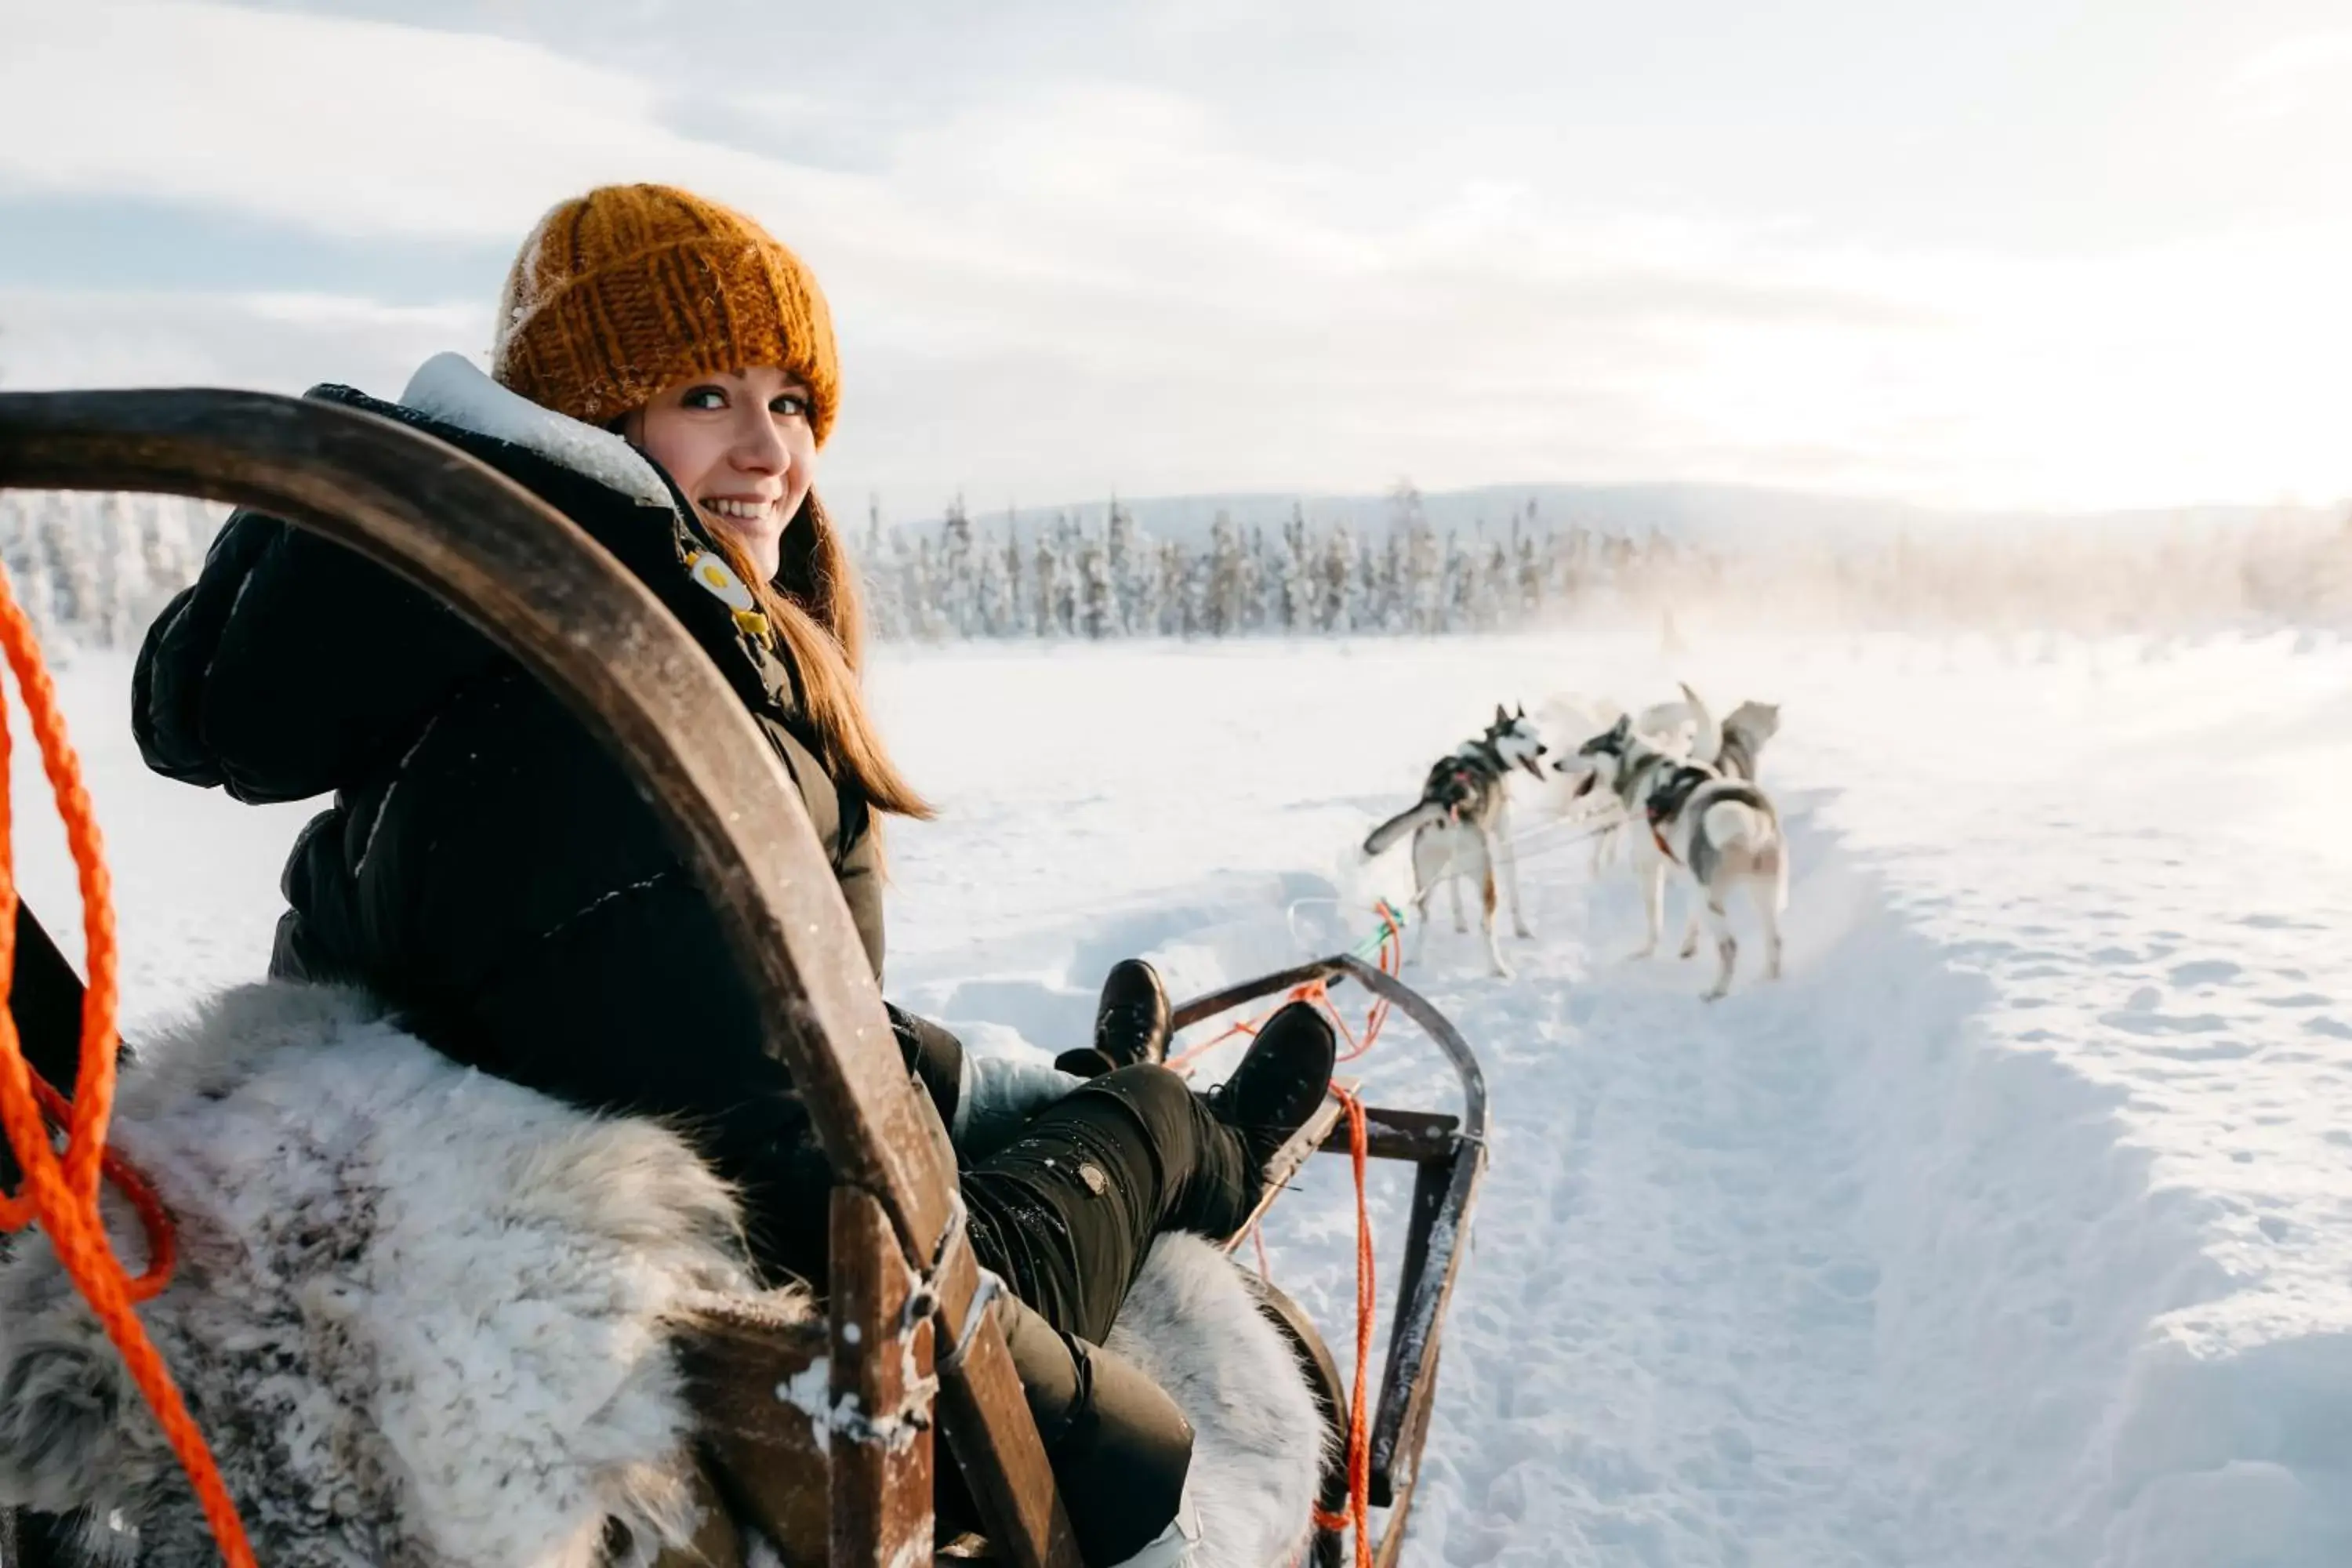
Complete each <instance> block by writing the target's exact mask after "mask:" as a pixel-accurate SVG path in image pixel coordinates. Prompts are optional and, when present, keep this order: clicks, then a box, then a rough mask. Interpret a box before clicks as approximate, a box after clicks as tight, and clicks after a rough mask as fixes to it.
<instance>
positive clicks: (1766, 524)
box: [898, 484, 2346, 545]
mask: <svg viewBox="0 0 2352 1568" xmlns="http://www.w3.org/2000/svg"><path fill="white" fill-rule="evenodd" d="M1120 504H1121V505H1123V506H1124V507H1126V508H1127V510H1129V511H1130V512H1131V513H1133V514H1134V516H1135V519H1136V521H1137V522H1138V523H1139V524H1140V525H1141V526H1142V528H1143V530H1144V531H1146V532H1147V533H1150V534H1152V535H1154V536H1156V537H1158V538H1162V539H1179V540H1184V541H1186V542H1197V541H1199V540H1201V539H1204V538H1206V537H1207V535H1208V531H1209V529H1210V526H1211V524H1212V523H1213V521H1214V520H1215V518H1216V516H1217V514H1218V513H1219V512H1220V511H1223V512H1225V513H1227V514H1228V515H1230V516H1231V517H1232V518H1233V520H1234V522H1236V523H1238V524H1240V525H1241V526H1242V527H1244V528H1249V527H1252V526H1256V527H1260V528H1266V529H1274V528H1278V527H1279V526H1280V525H1281V524H1282V523H1283V522H1284V521H1286V519H1288V518H1289V516H1290V514H1291V509H1292V508H1293V507H1299V508H1302V509H1303V510H1305V511H1306V513H1307V518H1308V520H1309V521H1312V522H1314V523H1316V524H1317V525H1318V527H1328V526H1329V525H1331V524H1333V523H1339V522H1344V523H1346V524H1347V526H1348V527H1349V529H1350V530H1354V531H1361V530H1365V529H1370V530H1372V531H1375V532H1384V531H1386V530H1387V528H1388V525H1389V521H1390V520H1391V518H1392V517H1393V516H1394V515H1395V511H1396V507H1395V503H1394V502H1393V501H1392V500H1391V499H1390V498H1389V497H1388V496H1385V495H1300V494H1285V493H1277V492H1235V493H1233V494H1226V495H1189V496H1154V497H1150V498H1147V499H1129V498H1127V497H1121V498H1120ZM1530 504H1532V505H1533V507H1534V508H1535V516H1536V519H1537V521H1538V524H1539V525H1540V524H1549V525H1550V526H1552V527H1556V528H1559V527H1567V526H1569V525H1570V524H1572V523H1581V524H1582V525H1584V526H1585V527H1587V528H1591V529H1593V530H1595V531H1601V532H1614V533H1626V534H1637V535H1638V534H1645V533H1647V532H1649V531H1651V530H1652V529H1656V530H1658V531H1660V532H1663V533H1665V534H1667V535H1669V536H1670V537H1673V538H1675V539H1680V540H1685V541H1687V542H1692V543H1700V544H1713V545H1739V544H1756V543H1760V542H1768V541H1769V542H1774V543H1794V544H1802V543H1819V544H1837V543H1842V542H1854V541H1858V540H1868V539H1872V538H1882V539H1883V538H1885V537H1886V536H1888V535H1891V534H1893V533H1895V532H1897V531H1930V530H1933V531H1947V530H1951V529H1955V528H1986V529H1998V530H2003V531H2007V530H2021V531H2030V530H2032V529H2035V528H2051V527H2064V528H2067V529H2069V530H2086V529H2087V530H2090V531H2108V530H2116V531H2158V532H2161V531H2170V530H2181V529H2185V530H2189V531H2202V530H2205V529H2211V528H2232V527H2242V526H2246V525H2249V524H2252V523H2258V522H2262V521H2290V522H2296V523H2310V522H2313V521H2323V520H2326V519H2328V518H2334V517H2340V516H2342V515H2344V513H2345V510H2346V508H2345V507H2344V506H2341V505H2339V506H2334V507H2253V506H2186V507H2170V508H2148V509H2141V510H2114V511H2084V512H2056V511H1994V510H1940V509H1937V508H1933V507H1924V506H1916V505H1909V504H1906V503H1904V502H1901V501H1885V500H1859V499H1856V498H1853V497H1850V496H1825V495H1812V494H1808V493H1805V492H1803V491H1798V490H1776V489H1759V488H1755V487H1749V486H1743V485H1712V484H1627V485H1581V484H1524V485H1484V486H1480V487H1478V488H1476V489H1458V490H1433V491H1430V492H1427V493H1425V494H1423V496H1422V498H1421V506H1422V510H1423V515H1425V516H1426V517H1427V518H1428V519H1429V521H1430V522H1431V523H1432V524H1433V526H1434V527H1436V528H1437V529H1438V530H1439V531H1441V532H1443V531H1448V530H1452V531H1459V532H1463V533H1468V532H1470V531H1474V530H1475V529H1476V528H1478V527H1480V526H1482V525H1483V526H1484V527H1485V528H1486V529H1487V530H1488V531H1495V532H1500V533H1507V532H1508V531H1510V525H1511V519H1512V518H1513V517H1514V516H1515V515H1517V516H1525V515H1526V514H1527V511H1528V507H1529V506H1530ZM1108 510H1109V506H1108V500H1107V499H1105V500H1088V501H1074V502H1068V503H1066V504H1062V505H1056V506H1040V507H1022V508H1020V509H1019V510H1017V511H1016V512H1014V513H1013V520H1014V523H1015V526H1016V527H1017V529H1018V530H1019V531H1020V533H1021V534H1022V536H1023V537H1024V538H1026V537H1029V535H1030V534H1031V532H1032V531H1033V530H1034V528H1035V527H1036V526H1037V525H1038V524H1039V523H1041V522H1049V521H1052V520H1053V519H1054V518H1055V517H1056V516H1067V517H1069V518H1071V519H1073V520H1074V521H1077V522H1079V523H1080V524H1082V525H1087V524H1099V523H1101V522H1102V521H1104V519H1105V517H1106V515H1107V514H1108ZM971 520H972V522H973V524H974V525H975V526H976V527H977V528H978V529H979V530H980V531H982V533H983V534H986V535H990V536H993V537H999V538H1001V537H1003V532H1004V528H1005V524H1006V521H1007V519H1006V512H1005V510H1004V509H1003V508H998V509H995V510H989V509H987V508H984V507H979V508H974V509H973V510H972V511H971ZM940 521H941V520H940V516H939V515H938V514H936V513H935V514H933V515H931V516H929V517H925V518H921V519H918V520H914V521H908V522H903V523H900V524H899V525H898V527H899V529H900V530H901V531H911V532H914V533H919V534H922V533H931V532H935V531H937V530H938V528H939V526H940Z"/></svg>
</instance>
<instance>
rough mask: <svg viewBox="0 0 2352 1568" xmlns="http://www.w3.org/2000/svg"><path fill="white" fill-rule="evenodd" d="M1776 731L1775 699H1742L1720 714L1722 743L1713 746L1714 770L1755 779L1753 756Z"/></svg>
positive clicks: (1737, 776) (1777, 716)
mask: <svg viewBox="0 0 2352 1568" xmlns="http://www.w3.org/2000/svg"><path fill="white" fill-rule="evenodd" d="M1779 733H1780V704H1779V703H1778V702H1742V703H1741V704H1740V705H1739V706H1738V707H1737V708H1734V709H1733V710H1731V711H1730V712H1729V713H1728V714H1727V715H1725V716H1724V721H1723V744H1722V745H1720V746H1719V747H1717V749H1716V753H1715V757H1714V759H1713V760H1714V763H1715V765H1716V769H1717V771H1718V772H1719V773H1723V774H1724V775H1725V776H1726V777H1727V778H1738V779H1746V780H1747V781H1748V783H1749V784H1754V783H1755V782H1756V759H1757V757H1758V756H1759V755H1760V754H1761V753H1762V752H1763V750H1764V747H1765V744H1766V742H1769V741H1770V740H1771V739H1772V737H1773V736H1775V735H1777V734H1779Z"/></svg>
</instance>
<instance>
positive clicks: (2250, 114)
mask: <svg viewBox="0 0 2352 1568" xmlns="http://www.w3.org/2000/svg"><path fill="white" fill-rule="evenodd" d="M2348 80H2352V27H2339V28H2336V29H2333V30H2329V31H2324V32H2316V33H2302V34H2297V35H2296V36H2294V37H2288V38H2282V39H2280V40H2279V41H2278V42H2276V43H2274V44H2272V45H2270V46H2269V47H2266V48H2263V49H2260V50H2257V51H2256V52H2254V53H2253V54H2252V55H2249V56H2247V57H2246V58H2244V59H2242V60H2241V61H2240V62H2239V63H2238V66H2237V68H2236V69H2234V70H2232V71H2231V72H2230V74H2229V75H2228V77H2226V78H2225V79H2223V81H2222V84H2221V89H2222V93H2223V97H2224V99H2225V100H2226V101H2227V102H2228V104H2229V105H2230V107H2231V110H2233V111H2234V112H2236V113H2237V114H2239V115H2241V116H2242V117H2244V118H2246V119H2250V120H2257V121H2276V120H2285V119H2290V118H2293V117H2294V116H2296V115H2298V114H2300V113H2302V112H2303V111H2305V110H2308V109H2310V108H2313V107H2315V105H2317V104H2318V103H2319V102H2320V101H2321V100H2322V98H2323V95H2325V94H2326V93H2327V92H2328V90H2329V89H2330V86H2331V83H2332V85H2333V86H2334V88H2335V89H2336V90H2337V91H2338V92H2340V91H2341V89H2342V88H2343V86H2344V84H2345V83H2346V82H2347V81H2348Z"/></svg>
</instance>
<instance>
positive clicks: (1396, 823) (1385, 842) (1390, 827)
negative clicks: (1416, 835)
mask: <svg viewBox="0 0 2352 1568" xmlns="http://www.w3.org/2000/svg"><path fill="white" fill-rule="evenodd" d="M1444 820H1445V807H1444V806H1443V805H1440V804H1438V803H1437V802H1436V801H1433V800H1424V801H1423V802H1422V803H1421V804H1420V805H1416V806H1414V807H1413V808H1412V810H1411V811H1401V812H1399V813H1397V814H1396V815H1395V816H1391V817H1390V818H1389V819H1388V820H1387V821H1386V822H1383V823H1381V825H1380V826H1378V827H1375V828H1373V829H1372V831H1371V836H1370V837H1368V838H1366V839H1365V840H1364V853H1365V854H1367V855H1377V854H1379V853H1380V852H1381V850H1383V849H1385V848H1387V847H1389V846H1390V845H1391V844H1393V843H1395V842H1396V841H1397V840H1398V839H1400V838H1402V837H1404V836H1405V835H1406V834H1408V833H1411V832H1412V831H1413V830H1414V829H1415V828H1418V827H1424V826H1428V825H1429V824H1431V823H1433V822H1443V821H1444Z"/></svg>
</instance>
